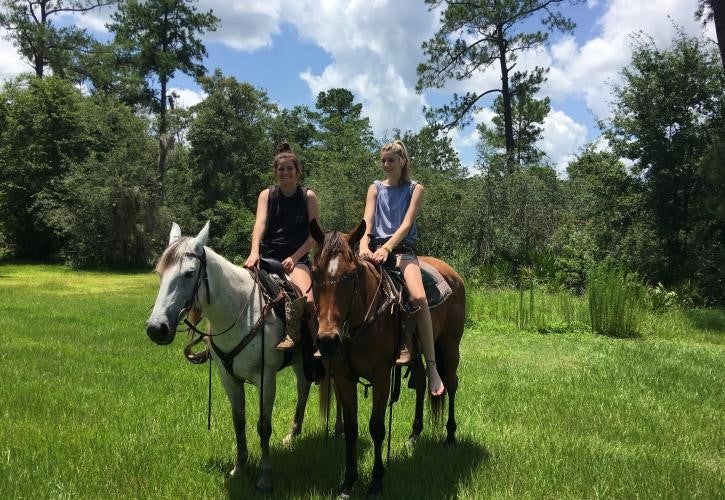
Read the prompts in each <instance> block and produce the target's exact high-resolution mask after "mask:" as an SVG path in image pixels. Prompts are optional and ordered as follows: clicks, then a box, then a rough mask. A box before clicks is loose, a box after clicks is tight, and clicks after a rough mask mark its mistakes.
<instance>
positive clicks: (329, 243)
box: [315, 231, 355, 263]
mask: <svg viewBox="0 0 725 500" xmlns="http://www.w3.org/2000/svg"><path fill="white" fill-rule="evenodd" d="M337 253H342V254H343V255H345V256H346V257H347V258H348V260H355V253H354V252H353V251H352V248H351V247H350V245H349V244H348V242H347V241H346V240H345V239H344V238H342V237H341V233H340V232H339V231H330V232H328V233H326V234H325V241H324V243H323V244H322V248H321V249H320V253H318V254H317V256H316V258H315V261H316V262H317V263H320V262H326V261H328V260H329V259H330V256H331V255H334V254H337Z"/></svg>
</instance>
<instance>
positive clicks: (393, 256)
mask: <svg viewBox="0 0 725 500" xmlns="http://www.w3.org/2000/svg"><path fill="white" fill-rule="evenodd" d="M386 241H387V240H384V239H378V238H372V239H371V241H370V251H371V252H375V250H377V249H378V248H380V247H381V246H383V245H384V244H385V242H386ZM398 257H400V261H401V262H403V261H406V260H409V261H413V260H414V261H416V262H417V261H418V256H417V255H416V254H415V248H413V247H410V246H407V245H402V244H401V245H398V246H396V247H395V248H393V251H392V252H390V256H389V257H388V260H387V261H386V262H385V265H387V266H390V267H397V265H398Z"/></svg>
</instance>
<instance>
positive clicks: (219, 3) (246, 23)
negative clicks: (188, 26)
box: [198, 0, 283, 52]
mask: <svg viewBox="0 0 725 500" xmlns="http://www.w3.org/2000/svg"><path fill="white" fill-rule="evenodd" d="M210 9H211V10H212V11H213V12H214V15H215V16H217V17H218V18H220V19H221V22H220V25H219V28H218V29H217V31H214V32H210V33H208V34H206V35H205V37H204V38H205V40H209V41H218V42H222V43H224V44H225V45H227V46H229V47H231V48H233V49H236V50H243V51H250V52H251V51H254V50H256V49H259V48H262V47H268V46H270V45H272V38H273V37H274V35H276V34H278V33H279V31H280V23H281V21H282V15H283V11H282V2H281V0H244V1H243V2H229V1H227V0H201V1H200V2H199V5H198V10H199V11H200V12H206V11H208V10H210Z"/></svg>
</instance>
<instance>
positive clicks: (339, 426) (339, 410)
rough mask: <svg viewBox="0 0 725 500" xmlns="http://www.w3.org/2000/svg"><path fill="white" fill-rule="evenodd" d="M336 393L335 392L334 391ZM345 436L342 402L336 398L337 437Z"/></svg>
mask: <svg viewBox="0 0 725 500" xmlns="http://www.w3.org/2000/svg"><path fill="white" fill-rule="evenodd" d="M332 383H333V384H334V383H335V381H334V380H333V381H332ZM332 394H333V395H334V394H335V393H334V392H333V393H332ZM344 436H345V428H344V426H343V423H342V404H340V401H339V399H338V398H335V437H336V438H341V437H344Z"/></svg>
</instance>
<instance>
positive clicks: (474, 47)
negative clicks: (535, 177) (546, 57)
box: [416, 0, 577, 156]
mask: <svg viewBox="0 0 725 500" xmlns="http://www.w3.org/2000/svg"><path fill="white" fill-rule="evenodd" d="M563 1H564V0H491V1H486V2H484V1H480V0H478V1H472V2H471V1H467V2H463V1H461V2H459V1H453V0H426V3H427V4H428V5H429V6H430V8H431V9H434V8H438V7H441V6H445V8H444V10H443V12H442V13H441V27H440V29H439V30H438V32H437V33H436V34H435V35H434V36H433V38H431V39H430V40H428V41H427V42H424V43H423V46H422V47H423V52H424V54H425V55H426V57H427V61H426V62H425V63H422V64H420V65H419V66H418V83H417V85H416V89H417V90H418V91H419V92H422V91H423V90H424V89H426V88H442V87H443V86H444V84H445V83H446V82H447V81H448V80H451V79H453V80H467V79H470V78H471V77H472V76H473V75H474V74H476V73H477V72H479V71H482V70H485V69H486V68H489V67H491V66H493V65H494V64H495V63H498V65H499V71H500V74H501V87H500V88H493V89H487V90H483V89H482V90H480V91H475V92H467V93H466V94H465V95H462V96H460V95H458V94H454V96H453V102H452V103H451V104H447V105H444V106H442V107H441V108H437V109H430V110H428V116H429V118H430V119H431V120H433V121H435V122H437V123H440V124H442V125H441V126H442V127H443V128H444V129H450V128H452V127H455V126H465V125H467V124H468V123H470V120H471V114H472V112H473V111H475V110H476V109H480V107H481V106H480V104H479V102H480V100H481V99H482V98H483V97H484V96H486V95H488V94H493V93H498V94H500V95H501V99H502V103H501V105H502V108H503V129H504V137H505V142H504V143H505V147H506V153H507V155H508V156H512V155H513V154H514V151H515V149H516V142H515V138H514V132H513V111H512V90H513V89H512V88H511V79H510V76H509V75H510V72H511V71H512V70H513V68H514V66H515V64H516V60H517V57H518V54H519V53H520V52H522V51H525V50H531V49H535V48H537V47H541V46H542V45H543V44H545V43H546V41H547V40H548V36H549V33H548V32H547V31H531V32H527V31H525V30H524V28H525V27H527V26H528V24H527V23H530V21H529V20H530V19H531V18H536V17H538V18H539V19H540V20H541V23H542V24H543V25H544V26H545V27H546V28H547V29H548V30H559V31H562V32H571V31H572V30H573V29H574V23H573V22H572V21H571V20H570V19H568V18H566V17H564V16H563V15H562V14H561V13H560V12H558V11H557V10H556V9H557V8H558V7H559V6H560V4H561V3H562V2H563ZM576 1H577V0H570V3H574V2H576ZM535 71H540V68H536V70H535ZM521 75H522V76H521V80H522V81H525V80H526V73H525V72H521Z"/></svg>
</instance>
